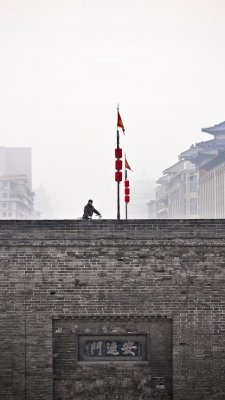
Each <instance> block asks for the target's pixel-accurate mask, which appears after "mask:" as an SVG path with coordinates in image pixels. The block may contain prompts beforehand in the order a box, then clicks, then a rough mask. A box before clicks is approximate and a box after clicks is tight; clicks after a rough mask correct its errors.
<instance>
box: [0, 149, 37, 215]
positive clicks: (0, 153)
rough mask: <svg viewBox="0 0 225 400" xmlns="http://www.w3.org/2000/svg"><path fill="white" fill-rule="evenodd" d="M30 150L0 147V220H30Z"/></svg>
mask: <svg viewBox="0 0 225 400" xmlns="http://www.w3.org/2000/svg"><path fill="white" fill-rule="evenodd" d="M33 198H34V193H33V192H32V175H31V149H30V148H7V147H0V219H30V218H32V213H33Z"/></svg>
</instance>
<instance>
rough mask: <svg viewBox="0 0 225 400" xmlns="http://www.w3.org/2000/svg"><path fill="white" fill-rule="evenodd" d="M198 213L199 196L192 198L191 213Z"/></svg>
mask: <svg viewBox="0 0 225 400" xmlns="http://www.w3.org/2000/svg"><path fill="white" fill-rule="evenodd" d="M197 213H198V203H197V198H196V197H193V198H190V214H191V215H196V214H197Z"/></svg>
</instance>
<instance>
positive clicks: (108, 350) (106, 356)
mask: <svg viewBox="0 0 225 400" xmlns="http://www.w3.org/2000/svg"><path fill="white" fill-rule="evenodd" d="M78 348H79V360H80V361H145V360H146V359H147V356H146V354H147V351H146V335H126V336H121V335H107V336H104V335H102V336H89V335H88V336H87V335H80V336H78Z"/></svg>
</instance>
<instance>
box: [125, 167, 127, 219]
mask: <svg viewBox="0 0 225 400" xmlns="http://www.w3.org/2000/svg"><path fill="white" fill-rule="evenodd" d="M125 180H127V169H126V168H125ZM125 215H126V219H127V203H126V202H125Z"/></svg>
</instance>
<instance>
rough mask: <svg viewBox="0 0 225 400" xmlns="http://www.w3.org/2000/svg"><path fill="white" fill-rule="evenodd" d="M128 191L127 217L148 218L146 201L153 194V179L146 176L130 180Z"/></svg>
mask: <svg viewBox="0 0 225 400" xmlns="http://www.w3.org/2000/svg"><path fill="white" fill-rule="evenodd" d="M130 192H131V193H130V203H129V205H128V217H129V218H133V219H147V218H149V216H148V215H149V206H148V202H149V199H151V198H153V196H154V180H152V179H149V178H147V177H146V178H140V179H135V180H132V181H131V183H130Z"/></svg>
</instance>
